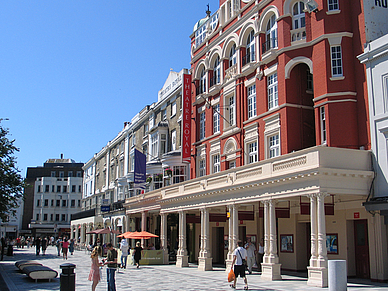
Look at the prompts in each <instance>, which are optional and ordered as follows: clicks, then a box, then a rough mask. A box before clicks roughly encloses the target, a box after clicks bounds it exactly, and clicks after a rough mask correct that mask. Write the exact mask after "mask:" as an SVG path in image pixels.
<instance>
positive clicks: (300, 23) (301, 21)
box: [292, 1, 306, 41]
mask: <svg viewBox="0 0 388 291" xmlns="http://www.w3.org/2000/svg"><path fill="white" fill-rule="evenodd" d="M303 10H304V2H302V1H299V2H296V3H295V4H294V6H293V8H292V29H294V30H295V29H301V28H304V27H305V26H306V18H305V13H304V12H303ZM305 38H306V30H305V29H303V30H302V31H297V32H293V33H292V41H295V40H300V39H305Z"/></svg>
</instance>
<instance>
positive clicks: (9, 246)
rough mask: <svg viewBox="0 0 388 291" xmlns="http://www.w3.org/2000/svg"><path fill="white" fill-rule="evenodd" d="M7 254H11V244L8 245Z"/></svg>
mask: <svg viewBox="0 0 388 291" xmlns="http://www.w3.org/2000/svg"><path fill="white" fill-rule="evenodd" d="M7 256H13V246H12V245H8V248H7Z"/></svg>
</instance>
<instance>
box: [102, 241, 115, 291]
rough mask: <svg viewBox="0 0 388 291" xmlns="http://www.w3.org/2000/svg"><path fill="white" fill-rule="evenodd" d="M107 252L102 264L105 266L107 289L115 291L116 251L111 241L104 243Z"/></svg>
mask: <svg viewBox="0 0 388 291" xmlns="http://www.w3.org/2000/svg"><path fill="white" fill-rule="evenodd" d="M106 247H107V249H108V252H107V256H106V260H105V261H104V265H107V268H106V274H107V276H106V278H107V281H108V291H116V282H115V272H116V269H117V251H116V250H115V249H114V248H113V246H112V244H111V243H108V244H107V245H106Z"/></svg>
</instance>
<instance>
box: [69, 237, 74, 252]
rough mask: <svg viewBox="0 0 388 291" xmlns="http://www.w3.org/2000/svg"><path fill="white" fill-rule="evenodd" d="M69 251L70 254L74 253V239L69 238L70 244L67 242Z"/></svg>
mask: <svg viewBox="0 0 388 291" xmlns="http://www.w3.org/2000/svg"><path fill="white" fill-rule="evenodd" d="M69 252H70V254H71V255H73V254H74V239H71V240H70V244H69Z"/></svg>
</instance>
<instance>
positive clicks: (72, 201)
mask: <svg viewBox="0 0 388 291" xmlns="http://www.w3.org/2000/svg"><path fill="white" fill-rule="evenodd" d="M71 207H75V200H74V199H72V200H71Z"/></svg>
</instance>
